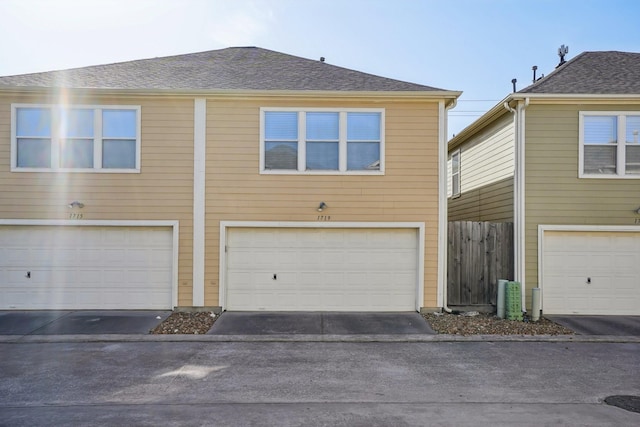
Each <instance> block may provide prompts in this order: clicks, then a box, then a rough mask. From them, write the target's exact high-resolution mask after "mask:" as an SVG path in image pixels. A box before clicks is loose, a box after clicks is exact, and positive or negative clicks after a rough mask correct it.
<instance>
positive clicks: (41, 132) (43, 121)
mask: <svg viewBox="0 0 640 427" xmlns="http://www.w3.org/2000/svg"><path fill="white" fill-rule="evenodd" d="M16 119H17V120H16V124H17V126H16V127H17V129H16V136H46V137H49V136H51V110H49V109H48V108H18V109H17V111H16Z"/></svg>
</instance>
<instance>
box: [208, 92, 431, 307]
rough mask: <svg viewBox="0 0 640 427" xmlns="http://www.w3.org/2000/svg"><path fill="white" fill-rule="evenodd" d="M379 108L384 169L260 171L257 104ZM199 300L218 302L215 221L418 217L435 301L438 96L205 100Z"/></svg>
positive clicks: (427, 296) (428, 284) (428, 299)
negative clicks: (419, 99)
mask: <svg viewBox="0 0 640 427" xmlns="http://www.w3.org/2000/svg"><path fill="white" fill-rule="evenodd" d="M261 107H302V108H304V107H326V108H345V107H346V108H385V115H386V123H385V130H386V135H385V144H386V153H385V162H386V164H385V175H377V176H364V175H351V176H349V175H333V176H328V175H269V174H264V175H261V174H260V171H259V159H260V152H259V150H260V135H259V133H260V124H259V119H260V108H261ZM207 124H208V128H207V182H206V191H207V201H206V218H207V230H206V242H207V253H206V273H205V276H206V280H205V283H206V290H205V299H206V300H205V305H218V296H219V284H218V274H219V271H218V260H219V253H218V245H217V242H218V239H219V228H218V225H219V222H220V221H317V220H318V216H319V213H318V212H317V210H316V208H317V206H318V204H319V203H320V202H321V201H324V202H325V203H326V204H327V205H328V209H326V210H325V211H324V212H323V213H322V214H321V215H323V216H330V217H331V221H332V222H334V221H335V222H337V221H340V222H349V221H354V222H355V221H357V222H362V221H376V222H397V221H403V222H404V221H407V222H414V221H419V222H425V223H426V230H425V231H426V233H425V234H426V239H425V283H426V288H425V299H424V302H423V304H422V305H423V306H425V307H436V306H437V301H436V294H437V291H436V285H437V234H438V228H437V227H438V104H437V103H436V102H432V103H384V102H382V103H372V102H355V101H353V102H340V103H335V102H317V101H315V102H308V101H304V100H300V101H297V102H295V101H294V102H291V101H290V102H286V103H285V102H283V101H279V100H273V101H269V100H265V101H263V102H257V101H224V100H219V101H218V100H209V101H208V103H207Z"/></svg>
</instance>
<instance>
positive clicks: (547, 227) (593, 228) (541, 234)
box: [538, 224, 640, 314]
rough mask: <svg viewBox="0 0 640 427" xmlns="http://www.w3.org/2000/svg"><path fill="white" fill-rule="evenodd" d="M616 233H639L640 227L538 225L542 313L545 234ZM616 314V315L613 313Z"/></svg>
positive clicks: (539, 281) (539, 283)
mask: <svg viewBox="0 0 640 427" xmlns="http://www.w3.org/2000/svg"><path fill="white" fill-rule="evenodd" d="M547 231H549V232H553V231H560V232H563V231H564V232H616V233H638V232H640V226H633V225H543V224H541V225H538V286H539V287H540V289H541V292H542V311H543V312H544V298H545V297H544V292H545V290H544V288H545V283H544V271H545V266H544V258H545V257H544V254H545V232H547ZM611 314H615V313H611Z"/></svg>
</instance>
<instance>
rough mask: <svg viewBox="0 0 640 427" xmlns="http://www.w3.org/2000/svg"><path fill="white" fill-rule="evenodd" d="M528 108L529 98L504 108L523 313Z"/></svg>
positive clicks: (516, 275)
mask: <svg viewBox="0 0 640 427" xmlns="http://www.w3.org/2000/svg"><path fill="white" fill-rule="evenodd" d="M528 106H529V98H525V99H524V102H523V101H522V100H519V101H518V105H516V108H515V109H514V108H511V107H510V106H509V103H508V102H505V103H504V107H505V108H506V109H507V110H509V111H510V112H511V113H513V114H514V134H515V147H514V148H515V153H514V156H515V159H514V160H515V167H514V173H513V181H514V182H513V241H514V244H513V263H514V276H515V277H514V279H515V280H516V281H518V282H520V284H521V285H522V286H521V294H522V304H523V307H522V309H523V311H525V312H526V311H527V310H526V300H525V297H526V289H525V288H526V286H525V197H524V192H525V156H524V151H525V112H524V110H525V109H526V108H527V107H528Z"/></svg>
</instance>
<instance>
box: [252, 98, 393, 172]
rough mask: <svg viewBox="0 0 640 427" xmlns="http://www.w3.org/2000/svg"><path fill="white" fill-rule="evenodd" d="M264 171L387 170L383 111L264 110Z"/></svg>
mask: <svg viewBox="0 0 640 427" xmlns="http://www.w3.org/2000/svg"><path fill="white" fill-rule="evenodd" d="M260 122H261V126H260V128H261V129H260V135H261V137H260V172H261V173H278V174H287V173H308V174H382V173H384V110H382V109H323V108H314V109H300V108H262V109H261V110H260Z"/></svg>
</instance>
